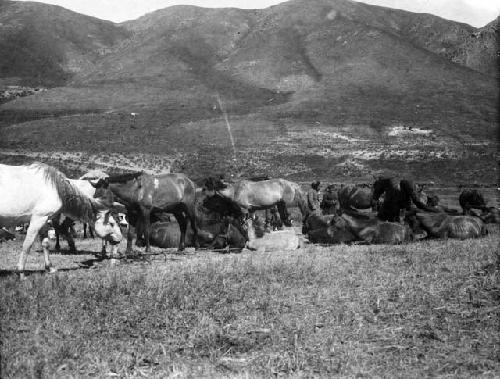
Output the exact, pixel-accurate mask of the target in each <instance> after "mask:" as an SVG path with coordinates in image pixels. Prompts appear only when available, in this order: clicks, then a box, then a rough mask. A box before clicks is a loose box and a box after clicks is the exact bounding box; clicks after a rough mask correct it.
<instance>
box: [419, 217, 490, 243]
mask: <svg viewBox="0 0 500 379" xmlns="http://www.w3.org/2000/svg"><path fill="white" fill-rule="evenodd" d="M416 218H417V220H418V223H419V226H420V227H421V228H422V229H423V230H425V231H426V232H427V233H428V235H429V236H430V237H434V238H458V239H466V238H478V237H481V236H484V235H486V234H488V230H487V229H486V226H485V225H484V222H483V221H482V220H481V219H480V218H479V217H475V216H451V215H448V214H446V213H427V212H417V214H416Z"/></svg>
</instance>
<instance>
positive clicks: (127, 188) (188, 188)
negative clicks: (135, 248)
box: [94, 172, 197, 254]
mask: <svg viewBox="0 0 500 379" xmlns="http://www.w3.org/2000/svg"><path fill="white" fill-rule="evenodd" d="M94 186H95V187H96V188H98V189H106V188H109V189H110V190H111V191H112V192H113V194H114V195H115V196H116V198H117V201H119V202H120V203H122V204H124V205H125V207H126V208H127V214H128V215H129V218H130V217H131V215H134V214H135V215H136V220H134V221H135V223H134V224H133V225H135V227H136V229H137V230H139V231H140V232H139V233H138V235H141V234H142V232H143V233H144V239H145V243H146V252H149V251H150V241H149V237H150V234H151V221H150V215H151V212H159V213H172V214H173V215H174V216H175V218H176V220H177V223H178V224H179V228H180V233H181V235H180V240H179V247H178V249H179V251H182V250H184V247H185V239H186V229H187V223H188V221H189V223H190V226H191V229H192V231H193V234H194V239H195V240H196V238H197V228H196V217H195V198H196V187H195V184H194V183H193V182H192V181H191V180H190V179H189V178H188V177H187V176H186V175H184V174H161V175H150V174H147V173H144V172H136V173H132V174H123V175H116V176H110V177H108V178H104V179H100V180H99V181H98V182H97V184H94ZM131 219H132V218H130V220H131ZM131 240H132V238H131V235H129V238H127V251H126V252H127V254H130V253H131V251H132V241H131Z"/></svg>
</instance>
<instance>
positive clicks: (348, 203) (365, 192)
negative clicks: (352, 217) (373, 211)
mask: <svg viewBox="0 0 500 379" xmlns="http://www.w3.org/2000/svg"><path fill="white" fill-rule="evenodd" d="M338 199H339V205H340V208H342V209H345V210H358V209H369V208H372V205H373V204H372V192H371V190H370V188H368V187H364V186H359V185H347V186H343V187H342V188H341V189H339V191H338Z"/></svg>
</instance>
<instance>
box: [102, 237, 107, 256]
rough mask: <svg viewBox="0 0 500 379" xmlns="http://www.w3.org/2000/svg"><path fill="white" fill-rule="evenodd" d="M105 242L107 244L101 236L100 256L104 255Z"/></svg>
mask: <svg viewBox="0 0 500 379" xmlns="http://www.w3.org/2000/svg"><path fill="white" fill-rule="evenodd" d="M106 244H107V241H106V240H105V239H104V238H103V239H102V240H101V256H102V257H105V256H106Z"/></svg>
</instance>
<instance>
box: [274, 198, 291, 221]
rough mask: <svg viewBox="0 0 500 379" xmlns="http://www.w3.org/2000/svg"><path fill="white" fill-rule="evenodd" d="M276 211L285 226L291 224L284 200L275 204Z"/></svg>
mask: <svg viewBox="0 0 500 379" xmlns="http://www.w3.org/2000/svg"><path fill="white" fill-rule="evenodd" d="M276 205H277V207H278V212H279V214H280V217H281V221H282V222H283V224H284V225H285V226H288V227H290V226H292V221H291V220H290V213H288V209H287V208H286V204H285V202H284V201H280V202H278V203H277V204H276Z"/></svg>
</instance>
